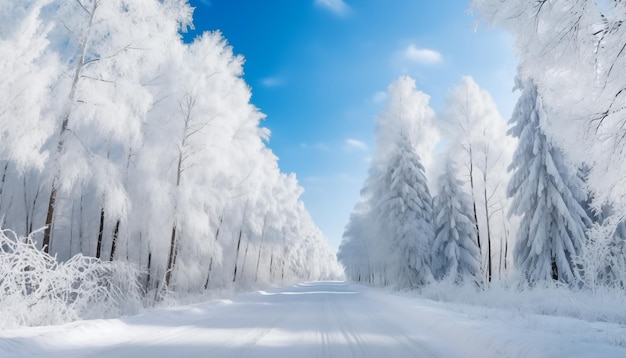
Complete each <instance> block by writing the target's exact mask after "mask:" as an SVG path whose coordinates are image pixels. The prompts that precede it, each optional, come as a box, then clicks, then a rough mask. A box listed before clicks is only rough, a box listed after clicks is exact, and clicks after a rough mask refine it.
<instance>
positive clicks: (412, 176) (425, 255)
mask: <svg viewBox="0 0 626 358" xmlns="http://www.w3.org/2000/svg"><path fill="white" fill-rule="evenodd" d="M397 141H398V142H397V143H396V150H395V152H393V153H392V154H391V156H390V158H389V159H388V161H387V165H386V167H385V168H384V169H383V171H382V174H383V175H382V176H381V177H380V179H379V180H381V183H379V184H378V185H381V188H380V191H381V195H382V197H380V198H374V200H375V202H374V213H375V218H376V222H377V225H378V236H379V240H384V241H386V245H387V247H388V248H389V250H390V252H389V254H390V257H389V259H390V260H392V262H394V265H390V266H391V267H392V269H391V268H390V269H391V272H390V273H389V274H390V275H392V276H391V277H394V278H395V280H396V283H397V284H398V285H400V286H402V287H414V286H421V285H423V284H425V283H428V282H429V281H430V280H431V278H432V274H431V269H430V247H431V245H432V240H433V237H434V232H433V220H432V219H433V218H432V215H433V213H432V197H431V195H430V191H429V189H428V183H427V180H426V176H425V174H424V167H423V166H422V163H421V162H420V158H419V156H418V155H417V153H416V152H415V150H414V149H413V147H412V145H411V142H409V139H408V138H407V136H405V135H400V137H399V138H398V139H397Z"/></svg>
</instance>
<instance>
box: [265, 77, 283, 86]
mask: <svg viewBox="0 0 626 358" xmlns="http://www.w3.org/2000/svg"><path fill="white" fill-rule="evenodd" d="M261 84H262V85H263V86H264V87H267V88H273V87H280V86H282V85H284V84H285V80H284V79H282V78H280V77H265V78H264V79H262V80H261Z"/></svg>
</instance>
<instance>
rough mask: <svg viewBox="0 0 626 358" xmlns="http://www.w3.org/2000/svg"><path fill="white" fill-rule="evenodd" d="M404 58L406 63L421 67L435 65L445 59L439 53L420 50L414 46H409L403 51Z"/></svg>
mask: <svg viewBox="0 0 626 358" xmlns="http://www.w3.org/2000/svg"><path fill="white" fill-rule="evenodd" d="M402 57H403V59H404V60H405V61H408V62H412V63H416V64H420V65H434V64H437V63H440V62H441V60H442V59H443V57H442V56H441V54H440V53H439V52H437V51H435V50H431V49H427V48H419V47H417V46H415V45H414V44H409V45H408V46H407V47H406V48H405V49H404V50H403V51H402Z"/></svg>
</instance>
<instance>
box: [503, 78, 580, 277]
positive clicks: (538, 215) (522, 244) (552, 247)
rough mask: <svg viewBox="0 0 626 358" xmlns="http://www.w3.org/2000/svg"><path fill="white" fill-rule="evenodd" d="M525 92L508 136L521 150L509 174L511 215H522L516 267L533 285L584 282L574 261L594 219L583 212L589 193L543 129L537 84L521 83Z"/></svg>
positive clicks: (517, 106) (543, 111) (543, 120)
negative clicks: (547, 282)
mask: <svg viewBox="0 0 626 358" xmlns="http://www.w3.org/2000/svg"><path fill="white" fill-rule="evenodd" d="M517 86H518V87H520V88H521V89H522V95H521V96H520V98H519V100H518V102H517V105H516V107H515V110H514V112H513V115H512V117H511V120H510V123H511V124H512V125H513V127H511V129H509V134H510V135H512V136H514V137H517V138H519V145H518V147H517V149H516V151H515V154H514V156H513V162H512V163H511V165H510V167H509V169H510V170H511V171H513V176H512V177H511V180H510V182H509V185H508V188H507V194H508V195H509V196H510V197H512V198H513V202H512V205H511V209H510V212H509V214H516V215H519V216H521V223H520V227H519V231H518V232H517V243H516V245H515V252H514V262H515V265H516V266H517V268H518V269H519V270H520V271H521V272H523V274H524V275H525V277H526V279H527V280H528V281H529V283H531V284H532V283H536V282H538V281H543V280H550V279H552V280H557V281H560V282H564V283H569V284H573V283H575V282H576V281H577V280H578V279H579V272H578V268H577V267H575V264H574V262H573V258H574V256H575V255H578V254H579V253H580V250H581V247H582V244H583V241H584V240H585V229H586V228H587V226H588V225H589V217H588V216H587V213H586V212H585V210H584V208H583V207H582V205H581V204H582V203H583V202H584V200H585V199H586V193H585V191H584V190H583V189H582V186H583V183H582V180H581V179H580V177H579V176H578V175H577V170H576V168H574V167H572V166H570V165H569V164H568V163H567V162H566V160H565V157H564V155H563V152H562V151H561V150H560V149H559V148H558V147H555V146H554V145H553V144H552V142H551V141H550V140H549V139H548V137H547V136H546V134H545V133H544V132H543V130H542V125H544V123H545V121H546V112H545V110H544V109H543V103H542V99H541V97H540V95H539V94H538V91H537V87H536V86H535V85H534V83H533V81H532V80H525V81H522V80H520V79H519V78H518V79H517Z"/></svg>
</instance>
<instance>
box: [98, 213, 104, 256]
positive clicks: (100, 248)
mask: <svg viewBox="0 0 626 358" xmlns="http://www.w3.org/2000/svg"><path fill="white" fill-rule="evenodd" d="M103 232H104V207H102V208H100V230H99V231H98V243H97V245H96V258H97V259H99V258H100V256H101V255H100V254H101V252H102V233H103Z"/></svg>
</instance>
